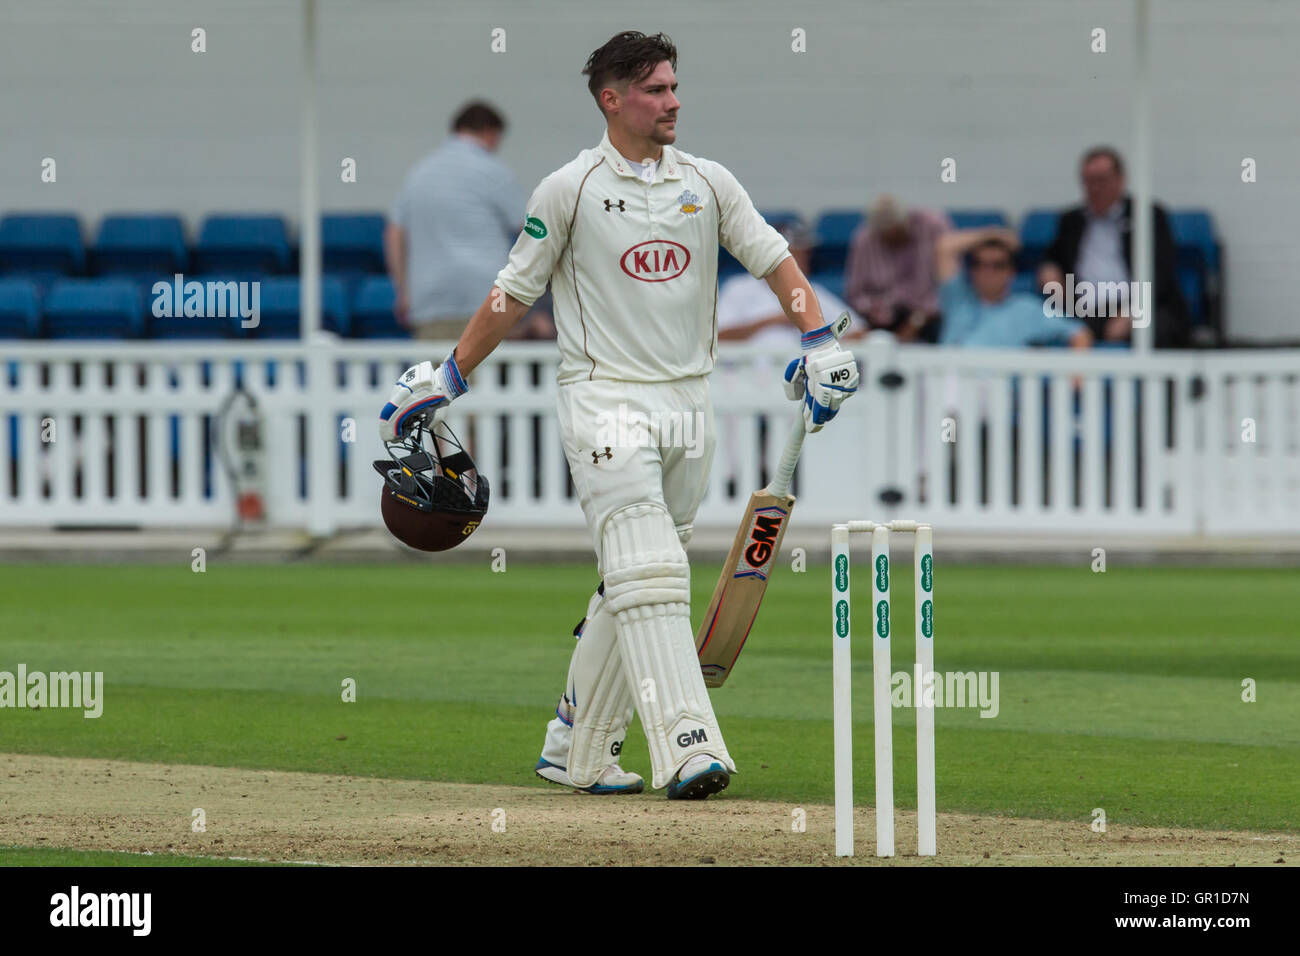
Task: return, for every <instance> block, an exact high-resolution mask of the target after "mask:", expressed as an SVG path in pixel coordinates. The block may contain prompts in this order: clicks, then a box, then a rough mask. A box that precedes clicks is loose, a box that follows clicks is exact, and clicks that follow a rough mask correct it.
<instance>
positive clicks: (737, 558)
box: [695, 312, 852, 687]
mask: <svg viewBox="0 0 1300 956" xmlns="http://www.w3.org/2000/svg"><path fill="white" fill-rule="evenodd" d="M851 323H852V319H851V318H850V316H849V313H847V312H844V313H842V314H841V315H840V317H839V318H838V319H836V320H835V321H834V322H833V323H831V327H830V329H831V334H832V335H834V336H835V338H836V339H838V338H840V336H842V335H843V334H844V333H845V332H846V331H848V328H849V325H850V324H851ZM805 434H806V431H805V428H804V422H803V415H802V413H801V414H799V415H797V416H796V417H795V422H794V428H792V429H791V431H790V437H789V438H788V439H786V443H785V450H784V451H783V452H782V453H781V461H780V463H779V464H778V465H777V468H776V473H775V474H774V475H773V476H772V480H771V482H770V483H769V484H768V486H767V487H766V488H763V489H761V490H759V491H756V492H754V493H753V494H752V495H750V497H749V507H748V508H746V509H745V517H744V518H742V519H741V521H740V528H739V530H737V532H736V538H735V540H734V541H732V542H731V550H730V551H729V552H728V553H727V560H726V562H725V563H724V564H723V565H722V574H721V575H720V576H719V577H718V583H717V586H716V587H714V589H713V599H712V600H711V601H709V609H708V611H707V612H705V614H704V620H703V621H701V622H700V629H699V630H698V631H696V632H695V650H696V651H697V652H698V654H699V655H700V670H701V671H702V672H703V673H704V684H705V686H707V687H721V686H722V685H723V683H724V682H725V681H726V680H727V678H728V677H730V676H731V669H732V668H733V667H735V665H736V658H737V657H739V656H740V650H741V648H743V647H744V646H745V639H746V638H748V637H749V631H750V629H751V628H752V627H753V626H754V618H755V617H757V616H758V608H759V605H760V604H762V603H763V595H764V593H766V591H767V579H768V576H769V575H770V574H771V573H772V565H773V564H774V563H775V562H776V557H777V554H778V553H779V552H780V550H781V539H782V538H783V537H784V536H785V528H786V525H787V524H789V523H790V511H791V509H793V508H794V495H792V494H790V480H791V479H792V478H793V477H794V466H795V465H796V464H798V462H799V452H800V451H801V450H802V449H803V439H804V435H805Z"/></svg>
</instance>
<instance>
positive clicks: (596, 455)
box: [591, 445, 614, 465]
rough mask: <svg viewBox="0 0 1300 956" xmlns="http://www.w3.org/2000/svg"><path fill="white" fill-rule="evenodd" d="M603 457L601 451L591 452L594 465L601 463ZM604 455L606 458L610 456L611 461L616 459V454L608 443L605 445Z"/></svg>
mask: <svg viewBox="0 0 1300 956" xmlns="http://www.w3.org/2000/svg"><path fill="white" fill-rule="evenodd" d="M601 457H602V456H601V453H600V452H598V451H593V452H592V453H591V463H592V464H593V465H599V464H600V459H601ZM604 457H605V458H608V459H609V460H610V461H613V460H614V455H613V454H612V453H611V452H610V450H609V446H608V445H606V446H605V454H604Z"/></svg>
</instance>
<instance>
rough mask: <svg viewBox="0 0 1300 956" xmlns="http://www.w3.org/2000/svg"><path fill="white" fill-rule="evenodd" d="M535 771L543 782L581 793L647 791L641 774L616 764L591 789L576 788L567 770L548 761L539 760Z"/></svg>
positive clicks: (598, 778) (605, 770) (608, 768)
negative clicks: (556, 784) (546, 781)
mask: <svg viewBox="0 0 1300 956" xmlns="http://www.w3.org/2000/svg"><path fill="white" fill-rule="evenodd" d="M533 769H534V770H535V771H536V773H537V776H539V777H541V778H542V779H543V780H549V781H551V783H558V784H559V785H560V786H562V787H568V788H569V789H571V790H577V791H578V792H579V793H594V794H611V793H640V792H641V791H642V790H644V789H645V781H644V780H642V779H641V775H640V774H635V773H631V772H629V771H627V770H624V769H623V768H622V767H620V766H619V765H618V764H616V763H612V764H610V765H609V766H608V767H606V768H605V769H604V770H603V771H602V772H601V774H600V776H599V777H597V778H596V782H595V783H593V784H592V785H591V786H589V787H579V786H575V785H574V783H573V781H572V780H570V779H569V772H568V771H567V770H565V769H564V768H563V767H561V766H559V765H558V764H553V763H551V762H550V761H549V760H546V759H538V761H537V766H536V767H535V768H533Z"/></svg>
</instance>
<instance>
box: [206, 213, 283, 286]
mask: <svg viewBox="0 0 1300 956" xmlns="http://www.w3.org/2000/svg"><path fill="white" fill-rule="evenodd" d="M288 268H289V231H288V229H287V228H286V227H285V224H284V219H282V218H281V217H280V216H209V217H208V218H207V219H206V220H204V223H203V228H202V230H200V232H199V244H198V246H196V247H195V249H194V271H195V272H223V273H231V274H234V275H239V276H242V277H244V278H254V277H257V278H260V277H261V276H263V275H267V274H270V275H274V274H276V273H282V272H285V271H287V270H288Z"/></svg>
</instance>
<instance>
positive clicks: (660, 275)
mask: <svg viewBox="0 0 1300 956" xmlns="http://www.w3.org/2000/svg"><path fill="white" fill-rule="evenodd" d="M690 261H691V254H690V252H689V251H688V250H687V248H686V247H685V246H683V245H682V244H681V243H678V242H669V241H668V240H667V239H651V240H649V241H648V242H638V243H637V244H636V245H635V246H633V247H632V248H631V249H629V250H628V251H627V252H625V253H623V258H622V259H620V260H619V262H618V264H619V265H620V266H621V267H622V269H623V271H624V272H626V273H627V274H628V275H630V276H631V277H632V278H633V279H640V280H641V281H642V282H667V281H668V280H669V279H676V278H677V277H678V276H679V275H681V274H682V273H683V272H685V271H686V266H687V265H689V264H690Z"/></svg>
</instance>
